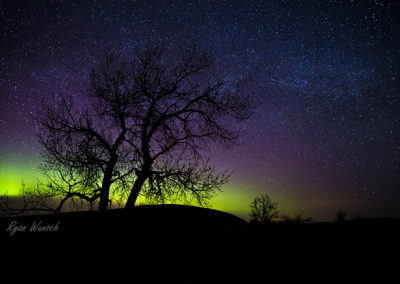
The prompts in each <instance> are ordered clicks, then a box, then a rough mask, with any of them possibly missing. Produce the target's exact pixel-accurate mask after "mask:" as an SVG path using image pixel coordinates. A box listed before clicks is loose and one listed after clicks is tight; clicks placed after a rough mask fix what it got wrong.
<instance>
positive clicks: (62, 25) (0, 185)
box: [0, 0, 400, 220]
mask: <svg viewBox="0 0 400 284" xmlns="http://www.w3.org/2000/svg"><path fill="white" fill-rule="evenodd" d="M83 2H84V3H83ZM396 2H397V1H365V0H362V1H361V0H353V1H351V0H343V1H303V0H302V1H285V0H282V1H272V0H271V1H255V0H249V1H211V0H210V1H200V0H199V1H132V0H131V1H128V0H126V1H116V0H115V1H29V2H28V1H18V0H17V1H11V0H10V1H0V3H1V4H0V5H1V6H0V21H1V22H0V35H1V41H0V50H1V53H0V55H1V56H0V61H1V62H0V66H1V67H0V193H1V192H4V191H5V190H8V192H9V193H10V194H15V193H17V192H18V187H19V185H20V183H21V181H22V180H24V181H25V182H27V183H34V182H35V180H36V178H40V174H39V173H38V171H37V165H38V164H39V162H40V156H39V152H40V147H39V145H38V143H37V141H36V137H35V136H34V134H35V123H34V122H33V121H32V119H31V118H30V115H31V114H35V113H36V111H37V108H38V106H39V104H40V102H41V100H42V99H46V97H48V96H50V95H51V93H52V92H60V91H62V92H63V93H66V94H73V95H74V96H75V99H76V100H77V99H79V97H80V96H82V94H83V93H84V91H85V88H87V85H88V74H89V73H88V72H89V71H90V68H91V67H92V66H94V65H95V64H96V62H97V59H98V57H99V56H100V55H101V54H102V53H104V50H105V48H107V47H111V48H113V49H115V50H117V51H118V52H119V54H120V55H121V56H124V57H126V58H129V55H130V54H132V51H133V49H134V48H136V47H140V46H143V45H144V44H148V43H154V44H156V43H158V44H160V43H162V44H164V45H166V46H167V48H171V49H174V48H179V47H181V46H182V45H185V44H189V45H190V44H194V45H198V46H199V47H201V48H205V49H207V50H211V51H212V52H213V53H214V55H215V57H216V58H217V66H216V68H217V70H218V73H219V74H222V75H223V76H224V77H225V78H226V79H227V80H233V79H236V80H238V81H240V82H241V84H242V85H243V86H244V89H245V90H246V92H247V93H248V94H249V95H250V96H251V98H252V100H253V101H254V102H256V104H257V108H256V109H255V113H254V115H253V116H252V118H251V119H250V120H248V121H247V122H245V123H243V124H241V125H232V127H233V128H235V129H239V130H241V131H242V136H241V137H242V138H241V144H240V145H239V146H237V147H231V148H229V149H225V148H223V147H220V146H215V147H214V148H213V149H212V150H211V152H210V153H209V156H210V157H211V160H212V162H213V163H214V165H216V166H217V167H218V168H221V169H228V170H234V174H233V175H232V177H231V180H230V182H229V183H228V184H227V185H225V186H224V192H223V193H221V194H220V195H219V196H218V197H217V198H215V199H214V200H213V201H212V204H213V208H215V209H220V210H225V211H228V212H231V213H234V214H237V215H239V216H242V217H246V216H247V215H248V214H249V203H250V201H251V199H252V198H254V197H255V196H256V195H259V194H262V193H268V194H270V195H271V196H272V198H273V199H275V200H276V201H278V206H279V209H280V210H281V211H282V212H283V213H286V214H290V215H294V214H302V215H303V217H308V216H311V217H313V218H314V220H332V219H333V217H334V214H335V212H336V211H337V210H338V209H340V208H341V209H343V210H345V211H346V212H347V214H348V216H349V217H352V216H353V215H355V214H361V216H363V217H400V188H399V186H400V127H399V126H400V124H399V122H400V70H399V69H400V28H399V27H400V17H399V14H400V4H399V3H398V2H397V3H396Z"/></svg>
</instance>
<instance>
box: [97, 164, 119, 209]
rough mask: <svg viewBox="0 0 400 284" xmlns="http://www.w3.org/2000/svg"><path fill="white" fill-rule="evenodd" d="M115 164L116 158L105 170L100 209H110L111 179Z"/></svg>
mask: <svg viewBox="0 0 400 284" xmlns="http://www.w3.org/2000/svg"><path fill="white" fill-rule="evenodd" d="M115 164H116V159H115V158H114V159H112V161H111V162H110V163H109V164H108V165H107V168H106V170H105V172H104V177H103V183H102V185H101V192H100V204H99V211H107V209H108V199H109V195H110V186H111V180H112V175H113V171H114V167H115Z"/></svg>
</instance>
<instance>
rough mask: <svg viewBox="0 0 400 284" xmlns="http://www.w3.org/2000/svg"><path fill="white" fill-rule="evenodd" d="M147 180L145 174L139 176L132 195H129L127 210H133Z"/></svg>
mask: <svg viewBox="0 0 400 284" xmlns="http://www.w3.org/2000/svg"><path fill="white" fill-rule="evenodd" d="M146 178H147V175H146V174H144V173H143V172H142V173H141V174H139V175H138V178H137V179H136V181H135V183H134V185H133V187H132V190H131V193H130V194H129V197H128V201H127V202H126V204H125V208H126V209H129V208H133V207H134V206H135V203H136V200H137V198H138V196H139V192H140V190H141V189H142V186H143V184H144V182H145V181H146Z"/></svg>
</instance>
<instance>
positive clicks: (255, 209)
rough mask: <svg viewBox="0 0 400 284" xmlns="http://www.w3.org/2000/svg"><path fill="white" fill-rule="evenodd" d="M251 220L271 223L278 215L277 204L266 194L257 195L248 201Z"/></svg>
mask: <svg viewBox="0 0 400 284" xmlns="http://www.w3.org/2000/svg"><path fill="white" fill-rule="evenodd" d="M250 208H251V214H250V217H251V221H252V222H258V223H262V224H268V223H272V222H273V221H274V220H275V219H276V218H278V217H279V211H278V206H277V203H276V202H275V201H273V200H272V199H271V197H270V196H269V195H268V194H263V195H261V196H257V197H256V198H254V199H253V201H252V202H251V203H250Z"/></svg>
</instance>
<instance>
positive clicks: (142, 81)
mask: <svg viewBox="0 0 400 284" xmlns="http://www.w3.org/2000/svg"><path fill="white" fill-rule="evenodd" d="M214 61H215V60H214V58H213V57H212V56H211V55H210V54H209V53H207V52H205V51H199V50H198V49H196V48H187V49H184V50H183V51H182V53H181V55H180V56H179V57H178V58H173V57H172V56H167V55H166V52H165V50H164V49H163V48H162V47H160V46H156V47H147V48H143V49H138V50H136V51H135V53H134V56H133V59H132V60H131V61H130V62H122V61H118V60H117V59H116V57H115V56H114V55H113V53H111V52H107V55H106V56H105V59H104V60H103V62H102V63H101V65H100V67H99V68H97V69H94V70H93V71H92V72H91V77H90V82H91V85H90V87H91V88H90V90H89V91H88V92H87V93H86V96H85V100H84V101H82V102H79V104H76V103H75V100H74V99H73V96H68V97H67V96H64V95H63V94H56V95H54V96H53V98H52V100H50V101H46V102H43V104H42V107H41V109H40V111H39V113H38V115H37V118H36V120H37V122H38V125H39V127H40V134H39V141H40V143H41V144H42V146H43V149H44V150H43V153H42V157H43V159H44V163H43V165H42V170H43V172H45V174H46V175H47V177H48V180H49V184H47V185H46V186H43V187H42V191H43V192H47V193H51V194H49V195H51V196H52V198H54V197H58V198H61V202H60V203H59V205H58V206H57V208H55V209H56V210H57V211H60V210H61V208H62V206H63V204H64V203H65V202H66V201H67V200H85V201H86V202H88V203H89V204H96V203H97V202H98V208H99V210H102V211H103V210H107V209H108V207H109V205H110V202H111V201H112V198H111V197H110V193H111V192H112V193H118V194H120V195H124V196H125V197H126V198H127V202H126V208H131V207H133V206H134V205H135V203H136V200H137V198H138V196H139V194H141V195H143V196H145V197H146V198H148V199H149V200H152V202H153V203H164V202H166V201H176V200H180V201H184V202H187V203H190V202H192V201H193V202H196V203H197V204H199V205H204V204H206V202H207V200H208V199H209V198H210V197H212V196H213V195H214V194H215V192H216V191H217V190H220V188H221V186H222V184H224V183H225V182H226V181H227V180H228V178H229V174H228V173H226V172H216V171H215V169H214V168H213V167H211V166H210V165H209V162H208V160H207V159H204V158H203V156H202V153H201V151H204V150H206V149H207V145H208V143H209V142H216V143H220V144H223V145H227V144H230V143H235V142H236V141H237V139H238V133H237V132H235V131H233V130H232V128H231V127H229V125H232V121H236V122H240V121H243V120H245V119H247V118H249V117H250V115H251V111H250V106H249V100H248V97H247V96H245V95H244V94H242V93H241V92H240V90H239V86H238V85H237V84H234V83H231V84H229V83H226V82H224V81H221V80H219V79H217V78H216V77H217V76H214V75H212V71H213V68H212V66H213V64H214ZM214 73H215V72H214ZM227 121H229V122H230V123H227Z"/></svg>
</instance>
